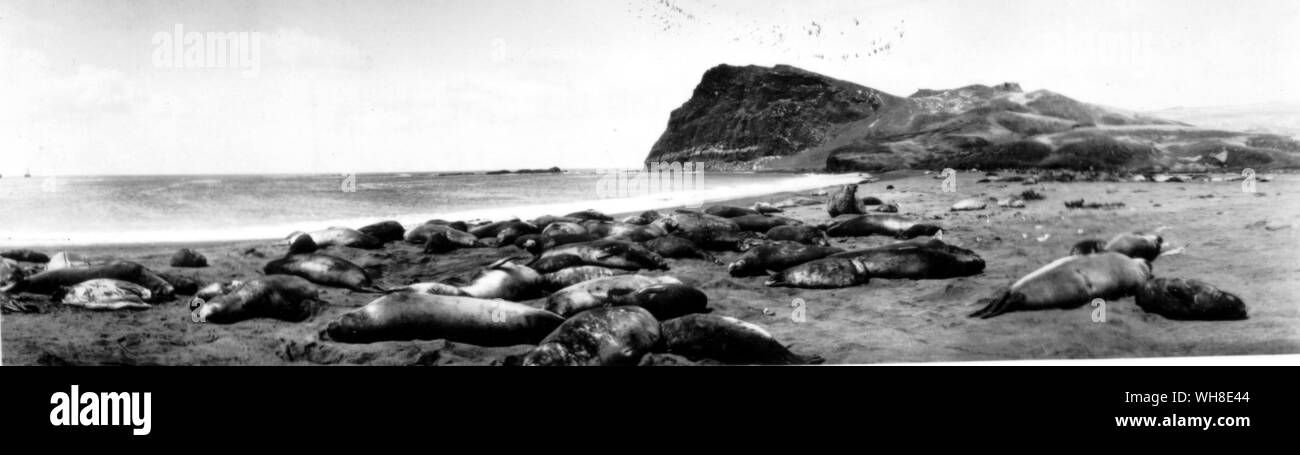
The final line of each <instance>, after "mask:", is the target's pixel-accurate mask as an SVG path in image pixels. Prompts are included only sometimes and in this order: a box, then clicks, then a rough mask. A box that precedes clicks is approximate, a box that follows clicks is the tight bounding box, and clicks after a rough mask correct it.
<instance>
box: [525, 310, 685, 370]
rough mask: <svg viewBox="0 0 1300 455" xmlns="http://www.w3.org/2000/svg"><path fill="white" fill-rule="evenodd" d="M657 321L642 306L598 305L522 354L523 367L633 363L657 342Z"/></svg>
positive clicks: (565, 322)
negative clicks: (605, 306)
mask: <svg viewBox="0 0 1300 455" xmlns="http://www.w3.org/2000/svg"><path fill="white" fill-rule="evenodd" d="M659 337H660V336H659V321H658V320H655V317H654V316H652V315H651V314H650V312H648V311H646V310H645V309H643V308H641V307H636V306H619V307H610V308H597V309H594V310H590V311H585V312H583V313H582V314H579V315H577V316H574V317H573V318H571V319H569V320H567V321H564V323H563V324H561V325H560V326H559V327H558V328H556V329H555V332H552V333H551V334H550V335H547V336H546V338H545V339H543V340H542V341H541V343H539V344H538V345H537V347H536V348H533V350H532V351H529V352H528V354H526V355H524V358H523V362H522V363H523V365H524V366H578V365H636V364H637V363H638V362H639V361H640V360H641V357H642V356H644V355H645V354H647V353H649V352H650V351H651V350H653V349H654V347H655V346H656V345H658V344H659Z"/></svg>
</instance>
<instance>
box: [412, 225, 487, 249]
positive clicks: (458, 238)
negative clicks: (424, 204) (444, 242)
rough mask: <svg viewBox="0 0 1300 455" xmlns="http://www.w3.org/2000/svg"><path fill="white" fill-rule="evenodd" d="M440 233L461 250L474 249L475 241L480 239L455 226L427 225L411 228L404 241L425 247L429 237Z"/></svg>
mask: <svg viewBox="0 0 1300 455" xmlns="http://www.w3.org/2000/svg"><path fill="white" fill-rule="evenodd" d="M462 225H463V223H462ZM438 232H441V233H444V234H445V235H446V238H447V239H448V240H450V241H451V242H452V243H453V244H455V245H456V246H458V247H461V248H470V247H473V246H474V241H475V240H477V239H478V237H475V236H474V235H473V234H470V233H469V232H466V231H465V230H464V229H456V227H454V226H451V225H447V224H441V223H425V224H421V225H419V226H416V227H414V228H411V230H409V231H406V235H405V236H403V239H405V240H406V243H411V244H415V245H425V244H428V243H429V237H430V236H432V235H433V234H434V233H438Z"/></svg>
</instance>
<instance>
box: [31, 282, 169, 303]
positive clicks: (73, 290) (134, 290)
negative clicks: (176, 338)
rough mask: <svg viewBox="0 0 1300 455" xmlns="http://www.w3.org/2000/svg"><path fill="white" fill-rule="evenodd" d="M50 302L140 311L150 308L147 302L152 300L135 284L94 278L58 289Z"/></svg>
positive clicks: (149, 295) (151, 296)
mask: <svg viewBox="0 0 1300 455" xmlns="http://www.w3.org/2000/svg"><path fill="white" fill-rule="evenodd" d="M51 300H53V301H55V302H59V303H62V304H64V305H72V306H79V307H82V308H87V309H91V310H123V309H134V310H140V309H147V308H152V306H151V305H149V304H148V303H147V302H150V301H152V300H153V293H152V292H149V290H148V289H145V287H144V286H140V285H138V284H135V283H130V282H126V281H122V280H114V279H111V278H96V279H93V280H86V281H82V282H80V283H77V284H74V285H72V286H67V287H63V288H60V289H59V290H58V291H55V293H54V295H52V296H51Z"/></svg>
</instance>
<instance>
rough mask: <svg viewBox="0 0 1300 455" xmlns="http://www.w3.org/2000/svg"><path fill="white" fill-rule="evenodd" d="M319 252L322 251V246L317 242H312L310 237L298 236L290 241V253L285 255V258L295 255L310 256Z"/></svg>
mask: <svg viewBox="0 0 1300 455" xmlns="http://www.w3.org/2000/svg"><path fill="white" fill-rule="evenodd" d="M317 250H320V245H317V244H316V241H315V240H312V239H311V236H310V235H307V234H298V235H297V236H295V237H293V238H292V239H290V240H289V252H287V253H285V256H289V255H294V254H310V253H315V252H316V251H317Z"/></svg>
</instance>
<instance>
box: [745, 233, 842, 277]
mask: <svg viewBox="0 0 1300 455" xmlns="http://www.w3.org/2000/svg"><path fill="white" fill-rule="evenodd" d="M843 252H844V249H842V248H834V247H825V246H815V245H807V244H803V243H798V242H788V241H787V242H771V243H768V244H764V245H758V246H755V247H753V248H750V249H749V251H746V252H745V254H743V255H741V256H740V258H739V259H737V260H736V262H732V263H731V264H729V265H727V271H728V272H729V273H731V276H734V277H742V276H759V275H765V274H767V273H768V271H777V270H785V269H788V268H790V267H794V266H796V265H799V264H803V263H805V262H808V261H813V260H817V259H821V258H824V257H826V256H830V255H832V254H836V253H843Z"/></svg>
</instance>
